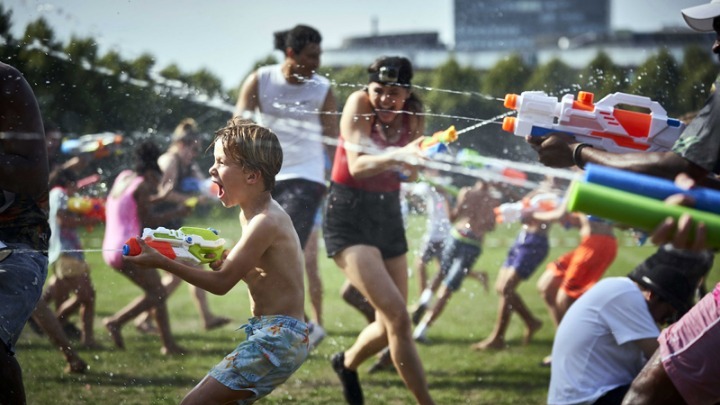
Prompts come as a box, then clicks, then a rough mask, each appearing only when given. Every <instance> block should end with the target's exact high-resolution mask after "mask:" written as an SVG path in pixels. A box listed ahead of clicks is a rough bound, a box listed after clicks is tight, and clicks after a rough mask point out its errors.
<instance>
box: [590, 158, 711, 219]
mask: <svg viewBox="0 0 720 405" xmlns="http://www.w3.org/2000/svg"><path fill="white" fill-rule="evenodd" d="M585 169H586V171H585V181H587V182H589V183H593V184H599V185H602V186H607V187H612V188H614V189H618V190H622V191H627V192H630V193H635V194H639V195H642V196H645V197H650V198H654V199H656V200H664V199H665V198H667V197H669V196H671V195H673V194H685V195H688V196H690V197H692V198H693V199H694V200H695V207H694V208H696V209H698V210H700V211H707V212H712V213H715V214H720V191H717V190H712V189H709V188H704V187H698V188H693V189H690V190H684V189H681V188H680V187H678V186H676V185H675V183H673V182H672V181H670V180H666V179H661V178H659V177H654V176H649V175H646V174H640V173H633V172H628V171H625V170H620V169H615V168H612V167H606V166H601V165H596V164H592V163H589V164H588V165H587V166H586V168H585Z"/></svg>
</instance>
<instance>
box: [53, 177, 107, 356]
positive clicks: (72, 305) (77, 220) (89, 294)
mask: <svg viewBox="0 0 720 405" xmlns="http://www.w3.org/2000/svg"><path fill="white" fill-rule="evenodd" d="M75 182H76V176H75V173H74V172H73V171H71V170H70V169H62V168H59V169H57V170H55V171H53V172H52V173H51V174H50V181H49V183H50V187H51V190H50V215H49V222H50V230H51V236H50V248H49V249H48V262H49V263H50V264H49V269H50V270H52V272H53V273H54V275H53V277H52V278H51V279H50V281H49V283H48V286H47V288H46V289H45V292H44V294H43V298H42V299H43V301H45V302H47V301H48V300H49V299H51V298H53V297H56V296H65V297H67V295H68V294H69V293H70V292H74V293H75V297H73V298H70V299H64V300H63V302H62V304H60V306H59V307H58V308H57V317H58V320H59V321H60V323H67V322H68V319H67V318H68V317H69V315H70V314H71V313H72V312H74V311H75V310H76V309H79V310H80V319H81V331H82V333H81V340H80V343H81V344H82V345H83V346H85V347H96V346H97V343H96V342H95V337H94V333H93V324H94V319H95V288H94V287H93V285H92V281H91V280H90V267H89V266H88V264H87V262H86V261H85V256H84V255H83V252H82V249H83V246H82V243H81V242H80V238H79V236H78V234H77V227H79V226H88V225H94V224H96V223H98V222H99V219H98V218H94V217H87V216H81V215H78V214H76V213H73V212H72V211H71V210H70V208H69V206H68V201H69V197H70V196H72V195H73V194H74V193H75V192H76V191H77V188H76V185H75Z"/></svg>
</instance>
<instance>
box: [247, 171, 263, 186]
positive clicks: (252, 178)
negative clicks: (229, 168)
mask: <svg viewBox="0 0 720 405" xmlns="http://www.w3.org/2000/svg"><path fill="white" fill-rule="evenodd" d="M245 178H246V179H247V182H248V183H249V184H255V183H257V182H258V181H259V180H260V172H258V171H249V172H247V174H246V175H245Z"/></svg>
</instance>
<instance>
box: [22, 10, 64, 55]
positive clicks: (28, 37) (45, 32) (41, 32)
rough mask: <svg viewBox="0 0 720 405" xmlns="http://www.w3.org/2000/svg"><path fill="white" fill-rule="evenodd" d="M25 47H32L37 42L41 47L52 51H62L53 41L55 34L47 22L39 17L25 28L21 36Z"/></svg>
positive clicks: (58, 44) (59, 45) (59, 44)
mask: <svg viewBox="0 0 720 405" xmlns="http://www.w3.org/2000/svg"><path fill="white" fill-rule="evenodd" d="M23 41H24V42H25V45H32V44H33V42H34V41H37V42H38V43H40V44H41V45H42V46H44V47H45V48H47V49H50V50H53V51H59V50H61V49H62V44H61V43H60V42H58V41H57V40H56V39H55V32H54V31H53V30H52V28H51V27H50V25H49V24H48V22H47V20H45V19H44V18H42V17H40V18H38V19H37V20H35V21H33V22H31V23H30V24H28V25H27V27H25V34H24V35H23Z"/></svg>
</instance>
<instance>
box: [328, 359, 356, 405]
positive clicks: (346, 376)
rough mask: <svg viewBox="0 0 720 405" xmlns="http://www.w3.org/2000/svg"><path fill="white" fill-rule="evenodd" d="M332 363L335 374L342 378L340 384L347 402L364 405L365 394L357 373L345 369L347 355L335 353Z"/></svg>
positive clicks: (353, 404)
mask: <svg viewBox="0 0 720 405" xmlns="http://www.w3.org/2000/svg"><path fill="white" fill-rule="evenodd" d="M330 363H331V364H332V368H333V370H334V371H335V374H337V376H338V378H340V383H342V386H343V395H344V396H345V401H347V403H348V404H350V405H363V403H364V400H363V392H362V388H361V387H360V381H359V380H358V374H357V371H352V370H349V369H347V368H345V364H344V363H345V353H344V352H340V353H335V354H334V355H333V356H332V358H330Z"/></svg>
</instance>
